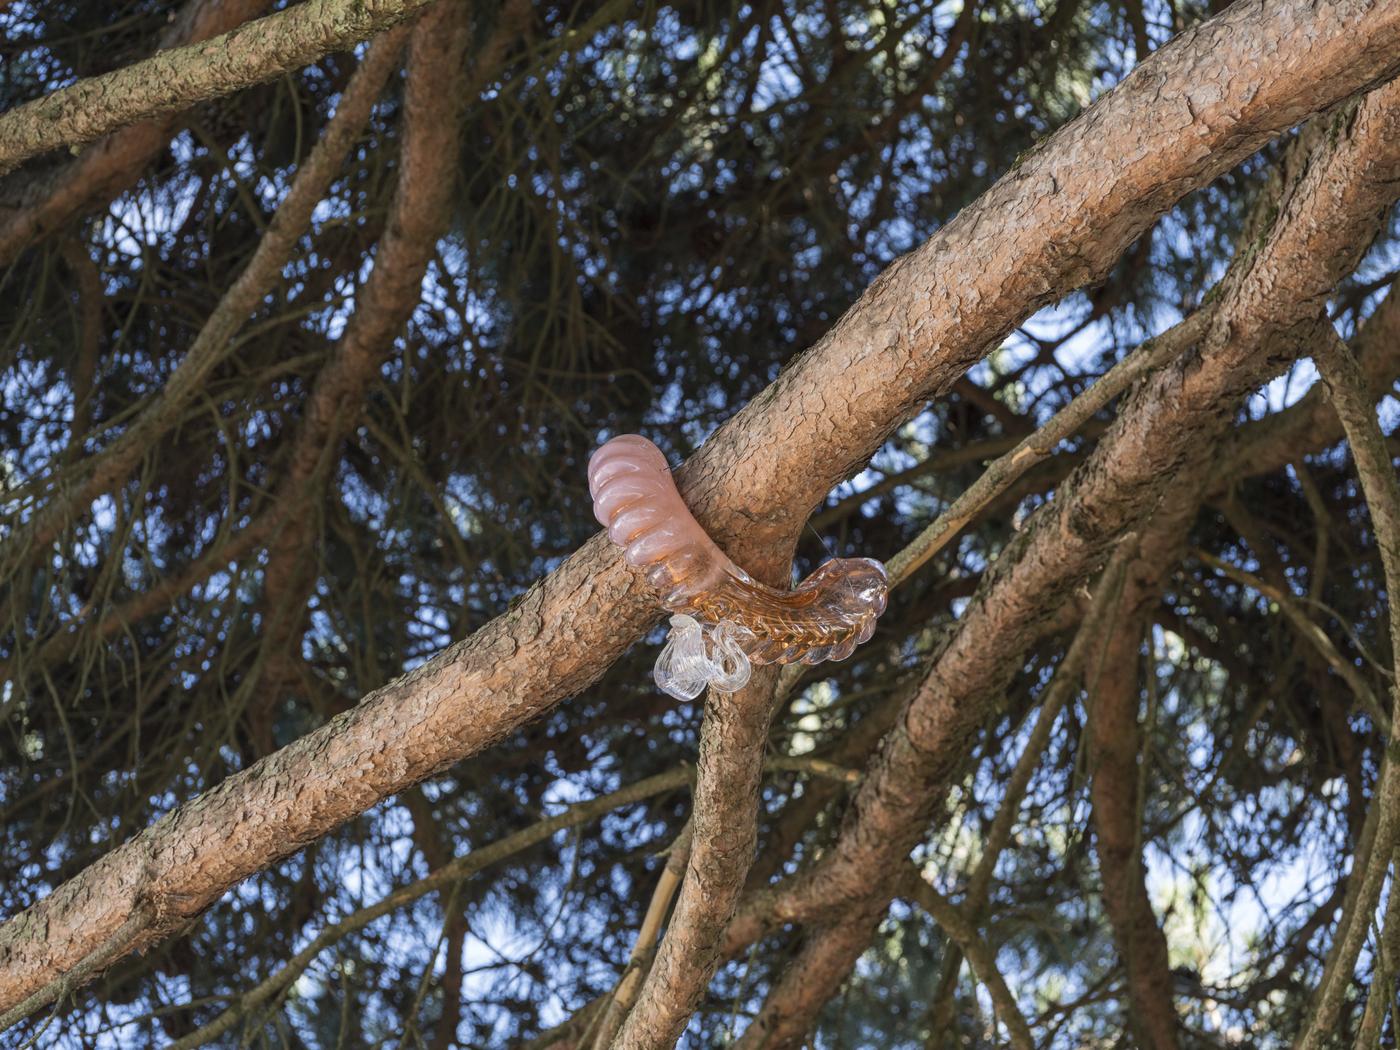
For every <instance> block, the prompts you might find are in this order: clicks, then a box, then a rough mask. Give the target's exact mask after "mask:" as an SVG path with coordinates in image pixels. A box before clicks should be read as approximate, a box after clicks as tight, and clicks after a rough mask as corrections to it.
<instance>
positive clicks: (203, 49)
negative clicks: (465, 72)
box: [0, 0, 464, 175]
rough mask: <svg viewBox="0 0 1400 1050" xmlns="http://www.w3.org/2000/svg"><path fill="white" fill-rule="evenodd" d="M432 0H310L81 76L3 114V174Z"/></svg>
mask: <svg viewBox="0 0 1400 1050" xmlns="http://www.w3.org/2000/svg"><path fill="white" fill-rule="evenodd" d="M431 2H432V0H307V2H306V3H302V4H297V5H295V6H293V7H290V8H288V9H286V10H284V11H281V12H278V13H277V14H275V15H269V16H268V17H266V18H261V19H259V20H258V21H256V22H252V23H249V24H248V25H247V26H243V27H241V28H239V29H236V30H234V31H232V32H228V33H224V34H222V35H220V36H217V37H214V38H213V39H211V40H205V41H203V42H201V43H198V44H191V45H188V46H185V47H180V48H175V49H172V50H170V51H162V52H159V53H157V54H155V55H152V56H151V57H150V58H148V59H146V60H145V61H144V62H138V63H136V65H134V66H128V67H127V68H125V69H119V70H117V71H116V72H114V73H108V74H106V75H105V76H100V77H93V78H91V79H89V80H81V81H79V82H78V83H76V84H74V85H73V86H72V87H66V88H63V89H62V90H60V91H55V92H54V93H53V94H51V95H46V96H44V97H43V98H40V99H35V100H34V101H33V102H29V103H26V104H25V105H23V106H19V107H18V108H16V109H14V110H11V111H10V112H8V113H6V114H4V115H3V116H0V175H3V174H4V173H5V172H7V171H10V170H11V169H12V168H14V167H15V166H16V165H17V164H20V163H22V162H24V161H26V160H28V159H29V158H30V157H34V156H37V155H38V154H40V153H45V152H47V151H48V150H51V149H58V148H59V147H60V146H75V145H81V144H83V143H85V142H91V141H92V140H93V139H97V138H101V137H102V136H103V135H106V134H108V133H109V132H112V131H116V130H117V129H118V128H122V127H125V126H126V125H128V124H134V123H136V122H137V121H142V120H149V119H150V118H152V117H159V116H161V115H163V114H165V113H172V112H174V111H176V110H181V109H185V108H186V107H189V106H192V105H194V104H195V103H197V102H205V101H208V100H209V99H211V98H218V97H220V96H221V95H230V94H232V93H233V92H235V91H238V90H240V89H242V88H246V87H252V86H253V85H254V84H261V83H263V82H264V81H268V80H271V79H273V78H274V77H277V76H280V75H281V74H283V73H285V72H287V71H288V70H292V69H299V68H301V67H302V66H304V65H307V64H308V63H310V62H314V61H315V60H316V59H318V58H320V57H321V56H322V55H326V54H329V53H330V52H332V51H342V50H344V49H346V48H348V47H351V46H353V45H354V44H357V43H359V42H360V41H361V40H364V39H366V38H367V37H370V36H373V35H374V34H375V33H378V32H381V31H383V30H385V29H388V28H389V27H391V26H393V25H396V24H397V23H399V22H402V21H403V20H404V19H405V18H407V17H408V16H409V15H411V14H413V13H414V12H416V11H417V10H419V9H420V8H422V7H426V6H427V5H428V4H429V3H431ZM447 2H449V3H456V4H460V3H463V2H464V0H447Z"/></svg>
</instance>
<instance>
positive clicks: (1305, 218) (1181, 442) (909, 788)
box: [730, 8, 1400, 1045]
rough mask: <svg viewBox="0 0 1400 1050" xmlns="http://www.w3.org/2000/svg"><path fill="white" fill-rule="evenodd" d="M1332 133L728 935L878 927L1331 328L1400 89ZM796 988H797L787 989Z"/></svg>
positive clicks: (796, 1006)
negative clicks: (842, 808) (998, 755)
mask: <svg viewBox="0 0 1400 1050" xmlns="http://www.w3.org/2000/svg"><path fill="white" fill-rule="evenodd" d="M1232 10H1234V9H1233V8H1232ZM1164 50H1167V49H1164ZM1330 130H1331V132H1332V134H1331V135H1330V136H1329V138H1328V140H1327V142H1326V143H1325V144H1324V145H1323V146H1322V147H1321V148H1320V149H1319V150H1317V151H1316V152H1315V153H1314V154H1313V156H1312V157H1311V158H1310V160H1309V165H1308V169H1307V172H1306V173H1305V175H1304V177H1303V178H1302V179H1301V180H1300V182H1299V184H1298V186H1297V188H1296V191H1295V192H1293V193H1292V194H1291V195H1290V196H1289V197H1288V198H1287V199H1286V200H1285V201H1284V202H1283V203H1282V206H1281V209H1280V212H1279V215H1278V217H1277V219H1276V220H1275V222H1274V223H1273V225H1272V228H1271V229H1269V230H1268V231H1267V232H1266V234H1265V235H1264V237H1263V238H1262V239H1261V243H1260V244H1258V246H1257V247H1254V246H1251V247H1250V248H1249V249H1247V250H1246V252H1245V253H1244V255H1243V256H1242V258H1241V259H1239V260H1237V263H1236V265H1235V266H1233V267H1232V269H1231V272H1230V274H1229V275H1228V276H1227V278H1226V280H1225V282H1224V284H1223V287H1222V289H1221V293H1220V295H1219V297H1218V303H1219V305H1218V307H1217V308H1216V314H1215V316H1214V317H1213V318H1212V323H1211V326H1210V329H1209V331H1208V332H1207V334H1206V335H1205V336H1204V337H1203V339H1202V341H1201V345H1200V347H1199V350H1198V352H1196V353H1190V354H1188V355H1187V356H1186V357H1184V358H1183V359H1181V360H1179V361H1177V362H1176V363H1175V364H1174V365H1172V366H1169V367H1168V368H1166V369H1164V370H1163V371H1162V372H1160V373H1158V374H1157V375H1155V376H1153V377H1152V378H1151V379H1150V380H1149V381H1147V382H1146V383H1145V384H1144V385H1143V386H1142V387H1141V388H1140V389H1139V390H1138V391H1137V392H1136V393H1135V394H1134V395H1133V396H1132V397H1131V398H1129V399H1128V401H1127V404H1126V405H1125V406H1124V407H1123V409H1122V411H1121V412H1120V414H1119V417H1118V420H1117V421H1116V422H1115V423H1114V425H1113V426H1112V427H1111V428H1110V430H1109V432H1108V434H1107V435H1106V436H1105V438H1104V440H1103V442H1102V443H1101V445H1100V447H1099V448H1098V450H1097V451H1096V452H1095V454H1094V455H1093V456H1092V457H1091V458H1090V460H1089V462H1088V463H1086V464H1085V465H1084V467H1082V468H1080V470H1078V471H1077V472H1076V474H1075V475H1074V476H1073V477H1071V478H1070V480H1069V481H1068V482H1066V484H1065V485H1064V486H1063V487H1062V488H1061V490H1060V491H1059V492H1058V493H1057V494H1056V499H1055V501H1054V503H1053V504H1051V505H1050V506H1049V507H1048V508H1046V509H1045V510H1044V511H1043V512H1041V513H1040V514H1038V515H1037V516H1036V518H1034V519H1033V520H1032V523H1031V526H1030V527H1029V528H1028V529H1027V530H1026V532H1025V533H1023V534H1022V536H1021V537H1019V538H1018V539H1017V540H1016V541H1015V542H1014V543H1013V544H1012V545H1011V546H1010V547H1009V548H1008V549H1007V550H1006V551H1004V552H1003V553H1002V555H1001V556H1000V558H999V559H998V561H997V564H996V566H995V568H994V569H993V570H991V571H990V572H989V573H988V579H987V580H985V581H984V583H983V586H982V588H981V591H980V592H979V595H978V598H977V599H975V600H974V603H973V605H972V606H971V607H970V608H969V609H968V610H967V612H966V613H965V614H964V616H963V617H962V619H961V620H960V622H959V625H958V629H957V631H956V632H955V633H954V634H953V636H952V637H951V639H950V640H949V641H948V643H947V644H946V645H945V647H944V649H943V650H942V652H941V653H940V654H938V655H937V656H936V657H935V660H934V663H933V666H932V669H931V671H930V673H929V675H928V677H927V679H926V680H925V682H924V684H923V686H922V687H921V688H920V690H919V691H918V693H917V694H916V695H915V697H914V698H913V700H912V702H911V703H910V705H909V707H908V709H907V710H906V712H905V713H904V716H903V717H902V718H901V720H900V722H899V723H898V724H897V725H896V727H895V729H894V731H893V732H891V734H890V735H889V736H888V737H886V739H885V743H884V746H883V748H882V750H881V753H880V755H878V756H877V757H876V759H875V761H874V762H873V763H872V765H871V768H870V771H869V773H868V775H867V777H866V779H865V782H864V783H863V784H862V786H861V789H860V791H859V793H858V794H857V796H856V799H855V803H854V805H853V806H852V809H851V811H850V813H849V814H848V816H847V819H846V822H845V825H844V827H843V829H842V832H841V835H840V837H839V839H838V840H837V842H836V844H835V846H834V847H833V848H832V849H831V850H830V851H829V852H828V853H827V854H826V855H825V856H824V857H823V858H822V859H821V861H820V862H819V863H817V864H815V865H813V866H812V867H811V868H809V869H808V870H807V871H805V872H803V873H800V874H799V875H798V876H797V877H796V878H795V879H794V880H792V881H791V884H789V885H787V886H780V887H778V888H775V889H773V890H770V891H768V892H766V893H764V894H760V895H758V896H756V897H755V898H754V899H753V900H752V901H751V903H750V904H749V905H746V906H745V907H744V908H743V909H741V912H740V914H739V916H738V918H737V919H736V924H737V929H736V931H735V932H733V933H732V934H731V938H730V939H731V940H734V939H743V940H747V941H751V940H753V939H755V938H756V937H758V936H761V935H762V933H763V932H765V931H766V930H768V929H772V928H774V927H775V926H777V925H781V924H784V923H789V922H811V921H813V920H822V919H825V918H826V917H828V916H831V915H833V914H838V913H839V914H840V915H841V916H842V917H843V918H842V923H843V927H844V926H849V925H850V924H851V923H852V922H853V920H852V919H851V915H852V913H854V912H860V911H864V912H866V914H867V915H868V917H869V922H873V920H874V917H875V916H878V915H879V914H880V913H882V912H883V910H884V908H885V906H886V905H887V903H888V901H889V899H890V898H891V897H892V896H893V893H894V887H893V885H892V881H891V875H890V873H891V872H894V871H897V870H898V865H899V864H900V863H901V862H902V860H903V858H904V857H905V856H907V855H908V852H909V851H910V850H911V849H912V848H913V846H914V845H915V843H916V842H917V841H918V839H919V837H920V836H921V835H922V834H923V832H924V829H925V828H926V826H927V822H928V819H929V818H930V817H931V815H932V813H933V811H934V808H935V807H936V805H937V803H938V801H939V800H940V799H941V798H942V797H943V794H944V792H945V791H946V790H947V787H948V786H949V784H950V783H951V780H952V778H953V777H954V775H955V774H956V773H957V771H958V770H959V768H960V766H961V758H962V756H963V754H965V753H966V750H967V745H968V743H969V742H970V740H971V738H972V736H973V734H974V733H975V732H976V730H977V728H978V726H979V725H980V724H981V722H982V720H983V719H984V718H985V717H986V715H987V714H989V713H990V711H991V710H992V708H993V706H994V704H995V703H996V700H997V698H998V697H999V696H1000V695H1001V691H1002V689H1003V687H1004V686H1005V684H1006V682H1007V681H1008V680H1009V677H1010V675H1011V674H1012V673H1014V671H1015V669H1016V668H1018V667H1019V666H1020V664H1021V657H1022V655H1023V654H1024V653H1025V651H1026V650H1027V648H1028V647H1029V645H1030V644H1031V643H1032V642H1033V641H1034V639H1035V638H1036V637H1037V636H1038V633H1039V629H1040V624H1041V622H1042V621H1043V620H1044V619H1045V617H1046V616H1047V615H1049V614H1050V613H1051V612H1052V611H1053V610H1054V609H1055V608H1056V607H1058V605H1059V604H1060V603H1061V601H1062V600H1063V599H1064V597H1065V596H1066V595H1067V594H1068V593H1069V590H1070V589H1071V588H1072V587H1073V586H1075V585H1077V584H1078V583H1079V582H1080V581H1081V580H1082V579H1083V578H1084V577H1085V576H1086V575H1087V574H1088V573H1089V572H1090V571H1091V570H1092V569H1093V568H1095V566H1096V565H1097V564H1098V562H1099V561H1100V560H1101V558H1102V556H1103V553H1104V551H1105V549H1106V546H1107V544H1108V543H1109V542H1111V541H1112V539H1113V538H1114V537H1115V536H1118V535H1120V534H1122V533H1123V532H1125V531H1127V530H1128V529H1130V528H1133V527H1135V526H1136V525H1137V523H1138V522H1140V521H1142V520H1144V519H1145V518H1146V517H1147V516H1148V515H1149V514H1151V513H1152V512H1153V511H1154V510H1155V509H1156V508H1157V506H1158V505H1159V503H1160V500H1161V497H1162V493H1163V490H1164V489H1165V487H1166V484H1167V482H1168V481H1169V480H1170V479H1171V478H1173V477H1176V476H1177V475H1178V474H1180V472H1181V471H1182V469H1183V468H1184V467H1187V466H1189V464H1190V462H1191V460H1192V458H1193V457H1192V455H1191V451H1190V450H1191V449H1192V448H1194V447H1199V446H1200V445H1201V444H1206V445H1210V444H1213V443H1214V442H1215V441H1217V440H1219V438H1220V436H1221V435H1223V434H1224V433H1225V432H1226V430H1227V428H1228V427H1229V425H1230V423H1231V421H1232V418H1233V414H1234V411H1235V409H1236V407H1237V406H1238V404H1239V402H1240V400H1241V399H1242V398H1243V397H1244V395H1245V394H1246V393H1248V392H1249V391H1251V390H1253V389H1254V388H1255V387H1257V386H1258V385H1259V384H1261V383H1262V382H1264V381H1265V380H1267V379H1269V378H1270V377H1271V376H1273V375H1274V374H1276V373H1277V371H1278V370H1279V368H1280V366H1281V365H1282V364H1283V363H1284V362H1286V361H1288V360H1291V359H1293V358H1295V357H1297V356H1298V355H1299V354H1302V353H1305V352H1307V351H1308V350H1309V349H1310V348H1311V345H1313V341H1314V340H1315V339H1316V337H1317V335H1318V333H1319V332H1320V331H1321V330H1322V328H1321V326H1322V325H1324V324H1325V323H1326V322H1325V317H1326V314H1325V307H1326V299H1327V296H1328V294H1329V293H1330V292H1331V290H1332V288H1333V287H1334V286H1335V285H1336V283H1337V282H1338V281H1339V280H1340V279H1341V278H1342V277H1344V276H1345V275H1346V274H1348V273H1349V272H1350V271H1351V270H1352V268H1353V267H1354V266H1355V264H1356V262H1357V260H1358V259H1359V258H1360V256H1361V254H1362V252H1363V251H1364V250H1365V248H1366V246H1367V245H1369V243H1370V242H1371V240H1372V238H1373V237H1374V236H1375V233H1376V231H1377V230H1378V229H1379V226H1380V223H1381V221H1382V218H1383V214H1382V213H1383V209H1385V208H1388V206H1389V205H1390V204H1392V203H1393V202H1394V200H1395V197H1396V194H1397V192H1400V142H1397V138H1396V136H1397V133H1398V132H1400V85H1396V84H1392V85H1387V86H1386V87H1382V88H1380V89H1378V90H1376V91H1375V92H1373V93H1372V94H1371V95H1369V96H1367V98H1366V99H1365V101H1364V102H1363V103H1362V105H1361V106H1360V107H1359V108H1356V109H1354V110H1348V111H1347V112H1346V113H1344V114H1341V115H1339V116H1338V117H1337V119H1336V122H1335V123H1334V126H1333V127H1332V128H1331V129H1330ZM990 639H995V640H996V643H995V645H993V644H989V640H990ZM869 922H868V923H867V925H868V924H869ZM841 947H842V949H844V950H849V951H850V954H848V956H847V958H846V960H845V962H846V970H842V971H840V972H841V973H842V974H844V973H845V972H847V971H848V970H849V967H850V966H851V965H853V964H854V962H855V959H856V957H857V956H858V954H859V950H860V949H859V947H857V946H856V941H855V940H854V939H853V938H849V937H846V938H843V939H842V943H841ZM830 954H831V949H830V947H829V946H828V945H827V944H825V943H823V942H822V940H821V939H815V940H812V941H809V942H808V944H807V946H806V947H805V948H804V949H803V951H802V953H801V954H800V955H799V957H798V959H797V961H796V962H795V963H794V965H795V966H799V967H803V966H810V965H813V963H812V962H811V961H809V960H808V958H807V957H808V956H816V955H820V956H822V960H821V966H822V968H823V971H824V972H825V973H826V974H827V975H828V977H830V976H831V975H832V974H833V973H835V972H837V969H838V968H836V967H834V966H833V964H832V962H831V958H830ZM837 983H839V980H838V981H837ZM835 989H836V984H830V985H828V986H827V987H825V988H819V987H818V986H817V985H816V983H815V982H813V981H811V980H806V981H803V982H801V983H800V984H796V983H793V984H789V983H788V982H786V980H785V981H784V982H781V983H780V985H779V987H778V988H777V989H775V991H774V993H773V995H772V996H771V997H770V1002H769V1004H768V1005H766V1006H765V1008H764V1014H767V1013H768V1012H769V1011H772V1013H773V1014H774V1015H775V1016H776V1017H779V1018H791V1017H795V1016H799V1015H805V1016H807V1017H808V1019H809V1021H810V1020H811V1018H812V1016H813V1014H814V1012H815V1011H814V1010H813V1008H812V1007H813V1004H814V1003H815V1004H818V1005H819V1004H820V1003H821V1002H823V1001H825V997H828V996H830V995H831V994H833V993H834V992H835ZM785 990H788V991H790V992H791V995H792V998H790V999H788V1000H784V999H783V998H782V996H783V994H784V991H785ZM763 1016H764V1015H763V1014H761V1015H760V1019H759V1023H763ZM764 1045H769V1044H764ZM774 1045H782V1044H781V1043H779V1044H774Z"/></svg>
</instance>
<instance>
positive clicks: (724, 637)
mask: <svg viewBox="0 0 1400 1050" xmlns="http://www.w3.org/2000/svg"><path fill="white" fill-rule="evenodd" d="M747 635H748V632H747V631H745V630H744V629H743V628H742V627H739V626H737V625H735V624H732V623H730V622H729V621H728V620H725V621H723V622H721V623H718V624H715V625H713V626H711V625H710V624H702V623H701V622H700V621H699V620H697V619H695V617H693V616H687V615H685V614H684V613H677V614H676V615H675V616H672V617H671V631H670V633H669V634H667V635H666V644H665V645H664V646H663V647H662V649H661V653H660V655H659V656H657V658H656V668H655V669H654V670H653V671H652V678H654V679H655V680H656V684H657V685H658V686H659V687H660V688H661V691H662V692H664V693H670V694H671V695H672V696H674V697H675V698H676V699H678V700H694V699H695V698H696V697H697V696H699V695H700V694H701V693H702V692H704V691H705V687H706V686H707V685H708V686H709V687H710V688H712V689H717V690H719V691H720V692H722V693H732V692H735V691H736V690H739V689H742V688H744V686H746V685H748V684H749V675H750V673H751V672H752V666H751V664H750V663H749V657H748V654H747V653H746V652H744V648H743V643H744V642H745V641H746V640H747Z"/></svg>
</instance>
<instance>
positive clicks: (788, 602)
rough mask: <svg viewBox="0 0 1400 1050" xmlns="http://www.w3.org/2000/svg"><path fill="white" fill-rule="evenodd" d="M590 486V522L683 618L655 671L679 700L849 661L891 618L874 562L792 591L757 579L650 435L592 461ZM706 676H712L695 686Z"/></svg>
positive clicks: (621, 441)
mask: <svg viewBox="0 0 1400 1050" xmlns="http://www.w3.org/2000/svg"><path fill="white" fill-rule="evenodd" d="M588 487H589V491H590V492H591V494H592V496H593V512H594V514H595V515H597V518H598V520H599V522H601V523H602V525H603V526H604V528H606V529H607V530H608V536H609V537H610V538H611V539H612V541H613V542H614V543H616V544H617V545H618V546H619V547H621V548H622V549H623V553H624V557H625V558H626V559H627V563H628V564H629V565H632V566H634V567H636V568H639V569H644V570H645V571H646V575H647V580H648V581H649V582H650V583H651V585H652V586H653V587H654V588H655V589H656V591H657V594H658V595H659V596H660V598H661V603H662V605H664V606H665V607H666V608H667V609H669V610H670V611H671V612H673V613H677V614H680V615H678V616H676V617H674V618H673V619H672V621H671V624H672V630H671V635H670V639H669V641H668V642H667V646H666V649H664V650H663V651H662V654H661V659H659V660H658V661H657V672H656V679H657V684H658V685H661V687H662V688H663V689H665V690H666V691H667V692H668V693H671V694H672V695H674V696H686V697H687V698H689V697H694V696H698V695H699V693H700V691H701V690H703V689H704V687H705V684H706V682H708V683H713V684H715V685H716V688H721V689H729V690H731V691H732V690H733V689H737V688H740V686H741V685H742V682H746V681H747V680H748V664H749V663H753V664H770V663H778V664H790V663H797V662H802V663H808V664H815V663H820V662H821V661H823V660H844V659H845V658H846V657H848V656H850V655H851V653H852V652H853V651H854V650H855V647H856V646H858V645H860V644H861V643H862V642H864V641H866V640H868V639H869V638H870V636H871V634H872V633H873V632H874V630H875V621H876V619H877V618H878V617H879V615H880V614H881V613H882V612H884V611H885V603H886V600H887V598H888V596H889V580H888V577H887V576H886V575H885V568H884V566H883V565H881V564H880V563H879V562H878V561H874V560H873V559H870V558H835V559H832V560H831V561H829V562H827V563H825V564H824V565H822V566H821V567H820V568H818V569H817V570H816V571H815V572H814V573H812V574H811V575H810V576H808V577H807V578H806V579H805V580H803V581H802V582H801V583H800V584H798V585H797V586H796V587H795V588H793V589H792V590H787V591H784V590H778V589H776V588H773V587H768V586H766V585H764V584H762V583H759V582H758V581H757V580H755V579H753V578H752V577H751V576H749V574H748V573H746V572H745V571H744V570H743V569H741V568H739V566H737V565H735V564H734V562H732V561H731V560H730V559H729V557H728V556H727V555H725V553H724V552H723V551H722V550H720V549H719V547H718V546H717V545H716V544H715V542H714V540H712V539H710V537H709V535H707V534H706V532H705V530H704V529H702V528H701V527H700V524H699V522H697V521H696V520H695V518H694V516H693V515H691V513H690V510H689V509H688V508H687V507H686V505H685V502H684V501H683V500H682V499H681V496H680V493H679V492H678V491H677V490H676V486H675V482H674V481H673V480H672V479H671V470H670V467H669V465H668V464H667V462H666V457H665V456H664V455H662V453H661V450H660V449H658V448H657V447H656V446H655V445H653V444H652V443H651V442H650V441H648V440H647V439H646V438H644V437H641V436H639V435H636V434H625V435H623V436H621V437H616V438H613V439H612V440H611V441H609V442H608V443H607V444H605V445H604V446H603V447H602V448H600V449H598V450H597V451H596V452H595V453H593V457H592V459H590V460H589V463H588ZM678 620H679V621H682V622H680V623H678V622H677V621H678ZM686 620H689V621H690V622H691V623H693V624H694V625H695V627H694V628H693V629H692V628H691V626H690V624H689V623H686V622H684V621H686ZM726 625H727V626H726ZM716 654H718V655H716ZM741 657H742V658H743V659H742V661H741V660H740V658H741ZM741 665H742V666H741ZM715 668H719V669H720V674H719V675H718V677H716V676H715V675H713V674H712V673H711V672H712V671H713V670H714V669H715ZM702 672H704V673H706V674H709V675H710V677H707V678H706V679H705V682H700V684H698V685H697V684H696V683H697V681H699V679H698V676H699V675H700V674H701V673H702ZM663 679H664V681H663ZM741 679H742V681H741ZM735 681H740V685H730V684H728V683H731V682H735ZM722 683H724V684H722ZM692 687H693V688H694V691H693V692H689V693H686V692H685V690H687V689H691V688H692Z"/></svg>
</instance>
